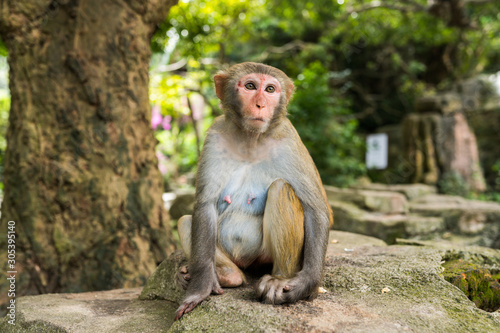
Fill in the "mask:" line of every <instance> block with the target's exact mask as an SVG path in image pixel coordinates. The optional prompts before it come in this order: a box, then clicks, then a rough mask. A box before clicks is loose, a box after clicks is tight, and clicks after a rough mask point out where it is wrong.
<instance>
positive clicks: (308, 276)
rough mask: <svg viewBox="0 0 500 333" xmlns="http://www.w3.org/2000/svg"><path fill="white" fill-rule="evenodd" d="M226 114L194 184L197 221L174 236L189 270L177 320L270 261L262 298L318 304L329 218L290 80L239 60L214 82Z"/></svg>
mask: <svg viewBox="0 0 500 333" xmlns="http://www.w3.org/2000/svg"><path fill="white" fill-rule="evenodd" d="M214 81H215V91H216V94H217V97H218V98H219V99H220V100H221V108H222V110H223V111H224V115H223V116H220V117H218V118H217V119H215V122H214V124H213V125H212V127H211V128H210V129H209V131H208V133H207V137H206V140H205V145H204V147H203V152H202V154H201V159H200V161H199V166H198V173H197V177H196V201H195V206H194V213H193V215H192V216H183V217H182V218H181V219H180V220H179V224H178V230H179V236H180V239H181V244H182V248H183V250H184V252H185V254H186V256H187V258H188V259H189V267H186V266H185V267H182V268H181V269H180V271H179V273H178V281H179V282H181V284H182V285H183V286H184V287H186V286H187V293H186V297H185V299H184V301H183V303H182V304H181V305H180V307H179V308H178V310H177V313H176V317H175V319H176V320H177V319H179V318H180V317H182V316H183V315H184V314H185V313H187V312H190V311H191V310H193V309H194V307H195V306H196V305H198V304H199V303H200V302H201V301H203V300H204V299H205V298H207V297H208V296H209V295H210V294H211V293H213V294H221V293H222V289H221V287H237V286H239V285H241V284H242V283H243V282H244V281H245V276H244V274H243V272H242V271H241V269H242V268H247V267H248V266H250V265H252V266H255V265H259V264H272V274H271V275H264V276H263V277H262V278H261V279H260V281H259V282H258V283H257V285H256V293H257V296H258V298H259V299H260V300H262V301H263V302H264V303H271V304H282V303H291V302H295V301H297V300H301V299H313V298H314V297H316V296H317V294H318V287H319V285H320V283H321V279H322V271H323V265H324V261H325V252H326V246H327V242H328V230H329V226H330V225H331V224H333V215H332V212H331V209H330V207H329V205H328V202H327V199H326V195H325V191H324V189H323V185H322V183H321V179H320V177H319V174H318V171H317V170H316V166H315V165H314V162H313V161H312V159H311V156H310V155H309V153H308V151H307V150H306V148H305V147H304V145H303V143H302V141H301V140H300V138H299V136H298V134H297V132H296V130H295V128H294V127H293V125H292V124H291V122H290V121H289V120H288V118H286V114H287V110H286V107H287V104H288V102H289V101H290V98H291V97H292V94H293V90H294V86H293V83H292V81H291V80H290V79H289V78H288V77H287V76H286V75H285V73H283V72H282V71H280V70H279V69H276V68H274V67H271V66H267V65H263V64H257V63H243V64H238V65H234V66H232V67H230V68H229V69H228V70H227V71H224V72H222V73H220V74H217V75H215V77H214Z"/></svg>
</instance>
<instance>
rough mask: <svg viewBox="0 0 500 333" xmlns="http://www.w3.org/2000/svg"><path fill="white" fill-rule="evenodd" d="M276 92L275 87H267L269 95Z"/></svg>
mask: <svg viewBox="0 0 500 333" xmlns="http://www.w3.org/2000/svg"><path fill="white" fill-rule="evenodd" d="M275 90H276V89H275V88H274V87H273V86H267V87H266V91H267V92H268V93H273V92H274V91H275Z"/></svg>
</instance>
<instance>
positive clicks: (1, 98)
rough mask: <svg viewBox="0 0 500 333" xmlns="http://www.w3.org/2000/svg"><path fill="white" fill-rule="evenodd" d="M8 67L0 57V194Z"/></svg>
mask: <svg viewBox="0 0 500 333" xmlns="http://www.w3.org/2000/svg"><path fill="white" fill-rule="evenodd" d="M7 73H8V65H7V59H6V58H5V57H0V193H1V191H2V190H3V162H4V155H5V149H6V148H7V140H6V139H5V136H6V135H7V127H8V125H9V110H10V93H9V88H8V78H7V77H8V74H7Z"/></svg>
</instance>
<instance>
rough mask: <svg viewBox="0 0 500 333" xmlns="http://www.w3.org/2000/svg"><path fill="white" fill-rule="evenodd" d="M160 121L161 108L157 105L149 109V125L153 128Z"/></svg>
mask: <svg viewBox="0 0 500 333" xmlns="http://www.w3.org/2000/svg"><path fill="white" fill-rule="evenodd" d="M161 123H162V117H161V109H160V106H159V105H155V106H153V108H152V109H151V127H152V128H153V129H154V130H155V129H156V128H157V127H158V125H160V124H161Z"/></svg>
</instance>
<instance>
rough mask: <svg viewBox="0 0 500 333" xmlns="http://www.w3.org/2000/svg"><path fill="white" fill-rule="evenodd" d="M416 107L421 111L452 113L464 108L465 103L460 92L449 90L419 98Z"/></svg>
mask: <svg viewBox="0 0 500 333" xmlns="http://www.w3.org/2000/svg"><path fill="white" fill-rule="evenodd" d="M415 109H416V111H417V112H419V113H429V112H438V113H441V114H450V113H452V112H456V111H460V110H462V109H463V105H462V99H461V98H460V95H459V94H457V93H454V92H447V93H442V94H438V95H435V96H425V97H421V98H419V99H417V101H416V103H415Z"/></svg>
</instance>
